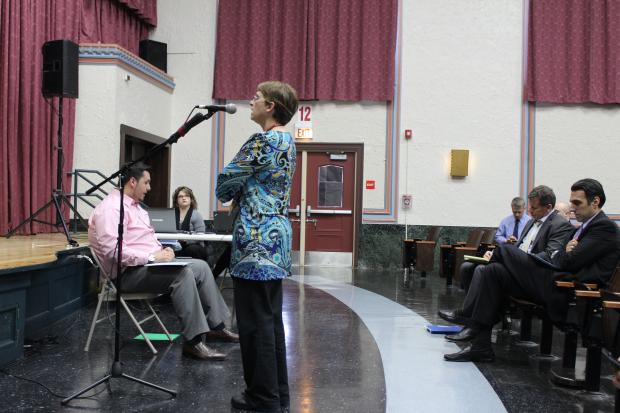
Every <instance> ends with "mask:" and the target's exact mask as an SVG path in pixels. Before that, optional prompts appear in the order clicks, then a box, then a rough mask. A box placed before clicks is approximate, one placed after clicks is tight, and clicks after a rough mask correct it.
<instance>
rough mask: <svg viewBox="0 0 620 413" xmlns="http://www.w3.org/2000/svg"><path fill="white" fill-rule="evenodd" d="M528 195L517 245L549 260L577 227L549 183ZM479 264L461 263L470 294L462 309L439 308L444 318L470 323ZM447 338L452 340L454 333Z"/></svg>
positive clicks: (453, 321) (477, 283)
mask: <svg viewBox="0 0 620 413" xmlns="http://www.w3.org/2000/svg"><path fill="white" fill-rule="evenodd" d="M527 198H528V201H529V203H528V213H529V215H530V217H531V219H530V220H529V221H528V223H527V224H526V226H525V228H523V232H522V233H521V236H520V237H519V240H518V241H517V243H516V247H517V248H519V249H520V250H521V251H523V252H524V253H530V254H535V255H537V256H539V257H540V258H542V259H545V260H550V259H551V254H552V253H553V252H554V251H557V250H559V249H561V248H563V247H564V245H565V244H566V242H567V241H568V239H569V237H570V235H571V233H572V232H573V230H574V228H573V226H572V225H570V223H569V222H568V221H566V220H565V219H564V218H563V217H562V216H561V215H559V214H558V211H556V210H555V209H554V207H555V193H554V192H553V190H552V189H551V188H549V187H548V186H545V185H539V186H537V187H535V188H534V189H532V190H531V191H530V193H529V195H528V196H527ZM502 245H506V244H502ZM485 257H486V258H488V259H491V257H492V253H491V252H487V253H486V254H485ZM477 267H478V266H477V264H475V263H471V262H465V263H463V265H462V266H461V277H463V278H467V279H468V280H467V281H466V284H467V287H468V288H467V290H468V293H467V296H466V297H465V301H464V303H463V308H462V309H461V310H456V311H446V310H440V311H439V316H440V317H441V318H443V319H444V320H446V321H449V322H452V323H457V324H468V318H469V317H471V314H472V312H473V304H474V302H475V297H476V295H477V294H479V287H480V275H477V274H476V273H475V272H474V271H475V270H476V268H477ZM463 278H462V279H461V280H463ZM470 290H471V291H470ZM446 337H447V338H448V339H449V340H450V339H451V338H452V337H454V336H446Z"/></svg>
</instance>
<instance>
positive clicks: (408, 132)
mask: <svg viewBox="0 0 620 413" xmlns="http://www.w3.org/2000/svg"><path fill="white" fill-rule="evenodd" d="M412 136H413V131H412V130H411V129H405V139H411V137H412Z"/></svg>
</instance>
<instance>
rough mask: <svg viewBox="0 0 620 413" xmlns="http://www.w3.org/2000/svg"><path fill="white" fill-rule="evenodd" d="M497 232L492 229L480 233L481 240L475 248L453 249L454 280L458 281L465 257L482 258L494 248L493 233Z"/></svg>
mask: <svg viewBox="0 0 620 413" xmlns="http://www.w3.org/2000/svg"><path fill="white" fill-rule="evenodd" d="M496 232H497V230H496V229H495V228H493V229H485V230H484V232H483V233H482V238H480V242H479V243H478V245H477V246H476V247H473V246H471V247H470V246H463V247H454V264H453V265H454V274H453V275H454V279H455V280H457V281H458V280H459V279H460V268H461V265H463V263H464V262H465V255H475V256H478V257H482V256H483V255H484V253H485V252H487V251H489V250H491V249H493V248H495V247H494V246H493V239H494V238H495V233H496Z"/></svg>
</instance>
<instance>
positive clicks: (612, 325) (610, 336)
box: [601, 291, 620, 413]
mask: <svg viewBox="0 0 620 413" xmlns="http://www.w3.org/2000/svg"><path fill="white" fill-rule="evenodd" d="M601 299H602V300H603V354H604V356H605V357H606V358H607V360H608V361H609V362H610V363H611V365H612V366H613V367H614V371H615V374H614V379H613V380H612V383H613V385H614V387H615V390H616V391H615V393H616V394H615V406H614V411H615V412H616V413H620V294H618V293H610V292H605V291H603V292H601Z"/></svg>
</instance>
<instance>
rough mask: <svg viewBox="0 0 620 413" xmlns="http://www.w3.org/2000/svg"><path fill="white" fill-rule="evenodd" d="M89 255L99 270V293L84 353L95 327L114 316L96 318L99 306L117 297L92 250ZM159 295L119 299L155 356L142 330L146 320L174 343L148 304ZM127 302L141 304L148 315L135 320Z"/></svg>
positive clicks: (105, 272)
mask: <svg viewBox="0 0 620 413" xmlns="http://www.w3.org/2000/svg"><path fill="white" fill-rule="evenodd" d="M90 254H91V257H92V258H93V260H94V261H95V264H96V266H97V267H98V268H99V286H100V292H99V296H98V299H97V308H96V309H95V314H94V315H93V320H92V322H91V324H90V331H89V332H88V339H87V340H86V345H85V346H84V351H88V350H89V349H90V341H91V340H92V337H93V333H94V332H95V327H96V326H97V324H99V323H100V322H102V321H106V320H108V319H109V318H110V317H112V316H113V315H115V313H113V312H111V313H108V314H107V315H106V316H105V317H102V318H98V317H99V312H100V311H101V304H102V303H103V302H114V301H116V297H117V291H116V286H115V285H114V282H113V281H112V280H111V279H110V277H109V274H108V272H107V271H106V270H105V269H104V268H103V266H102V265H101V263H100V261H99V258H98V257H97V255H96V254H95V251H94V250H93V249H92V248H91V249H90ZM161 295H162V294H156V293H123V294H121V298H120V302H121V305H122V307H123V308H124V309H125V311H126V312H127V315H128V316H129V318H130V319H131V321H132V322H133V324H134V325H135V326H136V328H137V329H138V331H139V332H140V334H141V335H142V337H143V338H144V342H145V343H146V345H147V346H148V347H149V348H150V349H151V352H152V353H153V354H157V350H156V349H155V347H154V346H153V343H152V342H151V340H150V339H149V338H148V336H147V335H146V333H145V332H144V330H143V329H142V324H144V323H145V322H147V321H148V320H150V319H152V318H154V319H155V320H156V321H157V323H158V324H159V326H160V327H161V329H162V331H163V332H164V334H165V335H166V337H167V338H168V341H169V342H171V343H172V342H173V341H174V339H173V338H172V336H171V335H170V333H169V332H168V330H167V329H166V326H165V325H164V323H163V322H162V321H161V319H160V318H159V316H158V315H157V313H156V312H155V310H154V309H153V307H152V306H151V303H150V301H151V300H153V299H155V298H157V297H160V296H161ZM127 301H139V302H141V303H142V304H143V305H144V307H145V309H147V310H148V312H149V315H148V316H146V317H145V318H143V319H141V320H138V318H136V316H135V315H134V313H133V312H132V311H131V309H130V307H129V306H128V305H127Z"/></svg>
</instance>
